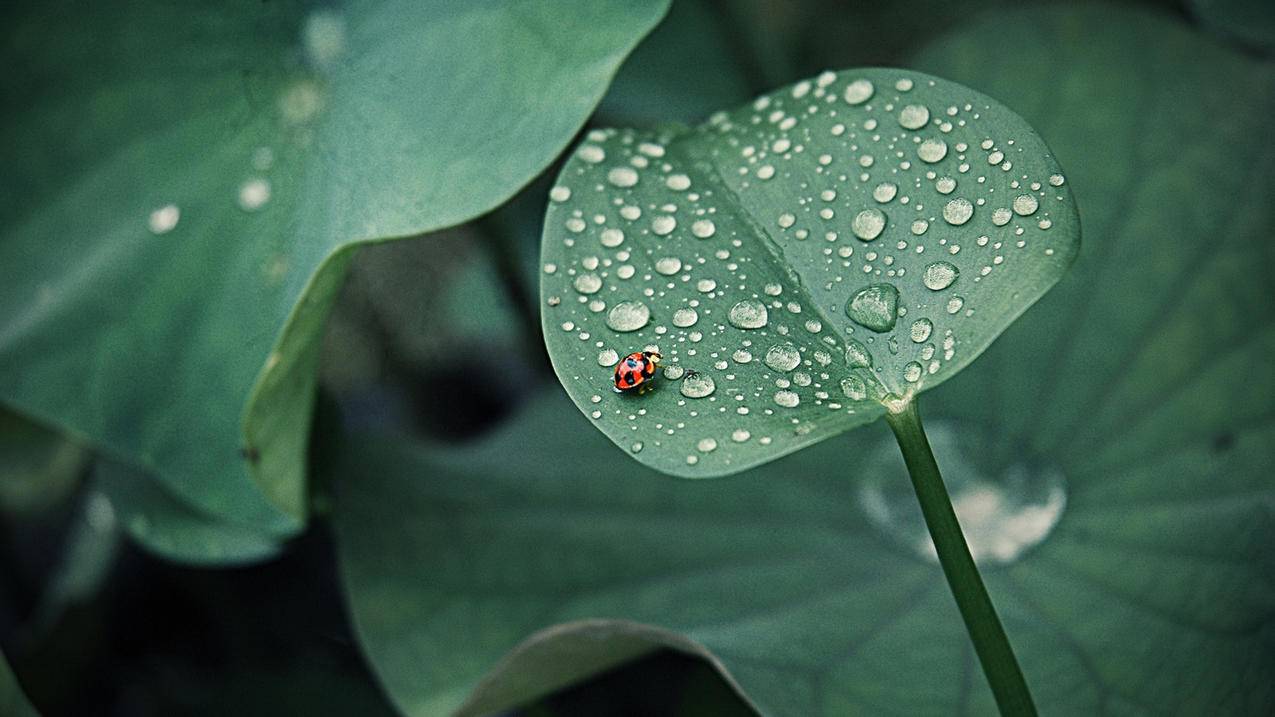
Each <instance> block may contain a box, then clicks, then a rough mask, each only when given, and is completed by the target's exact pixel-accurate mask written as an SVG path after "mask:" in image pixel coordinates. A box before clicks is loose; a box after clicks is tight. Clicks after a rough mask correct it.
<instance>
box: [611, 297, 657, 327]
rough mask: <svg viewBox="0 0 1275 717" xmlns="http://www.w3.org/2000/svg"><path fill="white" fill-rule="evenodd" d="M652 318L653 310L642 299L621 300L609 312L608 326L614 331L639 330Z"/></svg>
mask: <svg viewBox="0 0 1275 717" xmlns="http://www.w3.org/2000/svg"><path fill="white" fill-rule="evenodd" d="M650 320H651V310H650V309H649V308H647V305H646V304H643V303H642V302H640V301H621V302H620V303H618V304H616V305H615V306H612V307H611V311H610V312H609V313H607V326H609V327H611V330H612V331H618V332H620V333H627V332H629V331H637V330H638V329H640V328H642V327H643V326H646V324H647V322H649V321H650Z"/></svg>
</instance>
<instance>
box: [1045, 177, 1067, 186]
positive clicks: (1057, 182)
mask: <svg viewBox="0 0 1275 717" xmlns="http://www.w3.org/2000/svg"><path fill="white" fill-rule="evenodd" d="M1066 181H1067V180H1065V179H1063V176H1062V175H1061V174H1051V175H1049V186H1051V187H1061V186H1062V185H1063V183H1064V182H1066Z"/></svg>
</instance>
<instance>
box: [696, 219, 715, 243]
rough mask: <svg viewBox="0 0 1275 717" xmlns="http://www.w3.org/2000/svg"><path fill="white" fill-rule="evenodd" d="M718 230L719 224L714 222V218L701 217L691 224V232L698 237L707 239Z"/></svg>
mask: <svg viewBox="0 0 1275 717" xmlns="http://www.w3.org/2000/svg"><path fill="white" fill-rule="evenodd" d="M716 232H717V225H715V224H713V220H712V219H700V220H699V221H697V222H695V223H694V224H692V225H691V234H694V235H695V236H696V238H699V239H707V238H709V237H711V236H713V234H714V233H716Z"/></svg>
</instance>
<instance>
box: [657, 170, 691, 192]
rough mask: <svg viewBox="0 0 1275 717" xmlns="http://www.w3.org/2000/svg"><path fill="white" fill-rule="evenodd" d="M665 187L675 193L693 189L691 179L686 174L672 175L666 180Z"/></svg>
mask: <svg viewBox="0 0 1275 717" xmlns="http://www.w3.org/2000/svg"><path fill="white" fill-rule="evenodd" d="M664 186H666V187H668V188H669V189H672V190H673V191H675V192H682V191H685V190H687V189H690V188H691V178H690V177H688V176H686V175H685V174H670V175H669V177H668V179H666V180H664Z"/></svg>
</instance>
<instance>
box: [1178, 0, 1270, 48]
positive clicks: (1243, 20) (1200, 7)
mask: <svg viewBox="0 0 1275 717" xmlns="http://www.w3.org/2000/svg"><path fill="white" fill-rule="evenodd" d="M1187 7H1188V9H1189V10H1190V11H1191V13H1192V14H1193V15H1195V16H1196V17H1197V18H1199V19H1200V21H1201V22H1202V23H1203V24H1204V25H1205V26H1207V27H1211V28H1213V29H1215V30H1216V31H1217V32H1218V33H1219V34H1221V35H1224V36H1227V37H1231V38H1234V39H1236V40H1239V41H1240V42H1241V43H1243V44H1245V45H1249V46H1252V47H1254V48H1256V49H1259V50H1262V51H1265V52H1266V53H1268V54H1269V53H1270V52H1271V51H1275V7H1272V6H1271V4H1270V3H1269V2H1263V1H1262V0H1190V1H1189V2H1188V3H1187Z"/></svg>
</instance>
